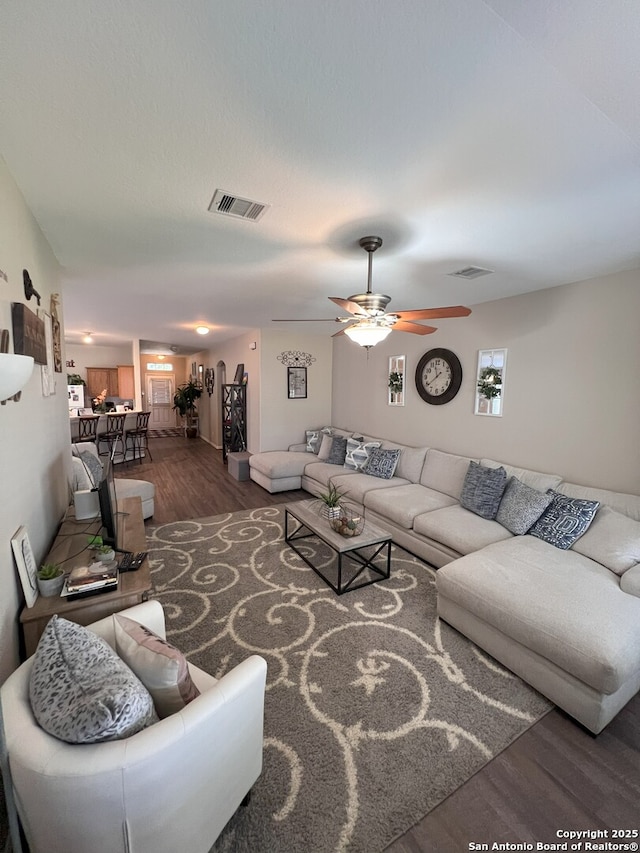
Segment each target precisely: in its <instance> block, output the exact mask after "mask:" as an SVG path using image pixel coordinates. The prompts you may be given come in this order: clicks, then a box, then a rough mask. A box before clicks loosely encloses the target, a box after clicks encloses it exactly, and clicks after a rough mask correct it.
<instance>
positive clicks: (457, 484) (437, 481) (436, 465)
mask: <svg viewBox="0 0 640 853" xmlns="http://www.w3.org/2000/svg"><path fill="white" fill-rule="evenodd" d="M469 462H471V459H470V458H469V457H468V456H456V455H455V454H454V453H444V452H443V451H442V450H434V449H433V448H432V447H430V448H429V449H428V450H427V455H426V457H425V460H424V467H423V469H422V474H421V475H420V482H421V483H422V485H423V486H428V487H429V488H430V489H435V490H436V491H437V492H444V494H445V495H449V497H451V498H455V499H456V500H460V494H461V492H462V486H463V484H464V478H465V477H466V476H467V471H468V470H469Z"/></svg>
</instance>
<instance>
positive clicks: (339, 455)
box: [327, 435, 347, 465]
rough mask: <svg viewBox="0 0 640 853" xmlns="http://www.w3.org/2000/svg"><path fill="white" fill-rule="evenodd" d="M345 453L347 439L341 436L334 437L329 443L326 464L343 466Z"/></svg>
mask: <svg viewBox="0 0 640 853" xmlns="http://www.w3.org/2000/svg"><path fill="white" fill-rule="evenodd" d="M346 453H347V439H346V437H343V436H341V435H334V436H333V440H332V442H331V450H330V451H329V457H328V458H327V462H328V463H329V464H330V465H344V458H345V456H346Z"/></svg>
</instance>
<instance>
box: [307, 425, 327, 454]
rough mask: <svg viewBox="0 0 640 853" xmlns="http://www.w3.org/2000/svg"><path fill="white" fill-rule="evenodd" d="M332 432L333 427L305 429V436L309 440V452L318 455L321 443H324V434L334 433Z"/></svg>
mask: <svg viewBox="0 0 640 853" xmlns="http://www.w3.org/2000/svg"><path fill="white" fill-rule="evenodd" d="M332 433H333V428H332V427H322V429H308V430H305V433H304V436H305V440H306V442H307V453H314V454H315V455H316V456H317V455H318V451H319V450H320V445H321V444H322V436H323V435H332Z"/></svg>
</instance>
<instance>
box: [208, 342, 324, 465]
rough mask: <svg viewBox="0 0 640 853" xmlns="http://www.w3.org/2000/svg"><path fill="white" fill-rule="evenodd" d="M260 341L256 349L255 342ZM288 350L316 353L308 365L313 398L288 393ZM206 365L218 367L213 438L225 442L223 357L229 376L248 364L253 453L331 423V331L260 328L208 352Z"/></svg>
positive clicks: (287, 442)
mask: <svg viewBox="0 0 640 853" xmlns="http://www.w3.org/2000/svg"><path fill="white" fill-rule="evenodd" d="M254 343H255V349H253V348H252V346H253V344H254ZM284 351H300V352H306V353H310V354H311V355H312V356H313V357H314V358H315V361H314V362H313V363H312V364H311V365H310V366H309V368H308V370H307V386H308V392H307V399H306V400H289V399H288V397H287V369H286V367H285V366H284V365H283V363H282V362H281V361H279V360H278V356H279V355H280V354H281V353H282V352H284ZM207 357H208V361H207V362H206V363H205V366H206V367H209V366H211V367H214V368H215V370H216V380H215V381H216V385H215V393H214V394H213V395H212V397H211V398H210V401H209V408H210V417H211V419H212V428H213V434H214V435H215V440H214V441H212V443H213V444H215V445H216V446H219V444H220V438H219V435H220V430H219V429H218V428H217V427H218V422H219V420H220V405H221V404H220V370H219V366H218V365H219V364H220V362H224V364H225V366H226V381H227V382H232V381H233V377H234V374H235V371H236V365H237V364H239V363H242V364H244V369H245V371H246V372H247V373H248V374H249V379H248V384H247V446H248V449H249V450H250V451H251V453H258V452H260V451H263V450H276V449H281V448H283V447H287V446H288V445H290V444H295V443H297V442H300V441H303V440H304V431H305V429H307V428H309V427H316V426H322V425H324V424H328V423H331V363H332V341H331V337H330V336H326V337H325V336H322V337H319V336H313V335H305V334H302V333H296V332H292V333H282V332H277V331H274V330H272V329H260V330H257V329H254V330H252V331H250V332H248V333H247V334H245V335H241V336H239V337H237V338H233V339H232V340H228V341H225V342H223V343H222V344H220V345H219V346H217V347H214V348H212V349H211V350H210V351H209V353H208V356H207Z"/></svg>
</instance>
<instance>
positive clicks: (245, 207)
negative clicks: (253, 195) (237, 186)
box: [209, 190, 270, 222]
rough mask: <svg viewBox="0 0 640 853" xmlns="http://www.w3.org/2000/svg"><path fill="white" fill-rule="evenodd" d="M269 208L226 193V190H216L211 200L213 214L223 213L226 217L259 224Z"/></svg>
mask: <svg viewBox="0 0 640 853" xmlns="http://www.w3.org/2000/svg"><path fill="white" fill-rule="evenodd" d="M269 207H270V205H268V204H260V202H259V201H251V200H250V199H248V198H240V197H239V196H237V195H231V193H226V192H224V190H216V191H215V193H214V196H213V198H212V199H211V204H210V205H209V210H210V211H211V212H212V213H222V214H224V216H234V217H235V218H236V219H249V220H250V221H251V222H257V221H258V219H261V218H262V216H263V215H264V213H265V211H266V210H267V209H268V208H269Z"/></svg>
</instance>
